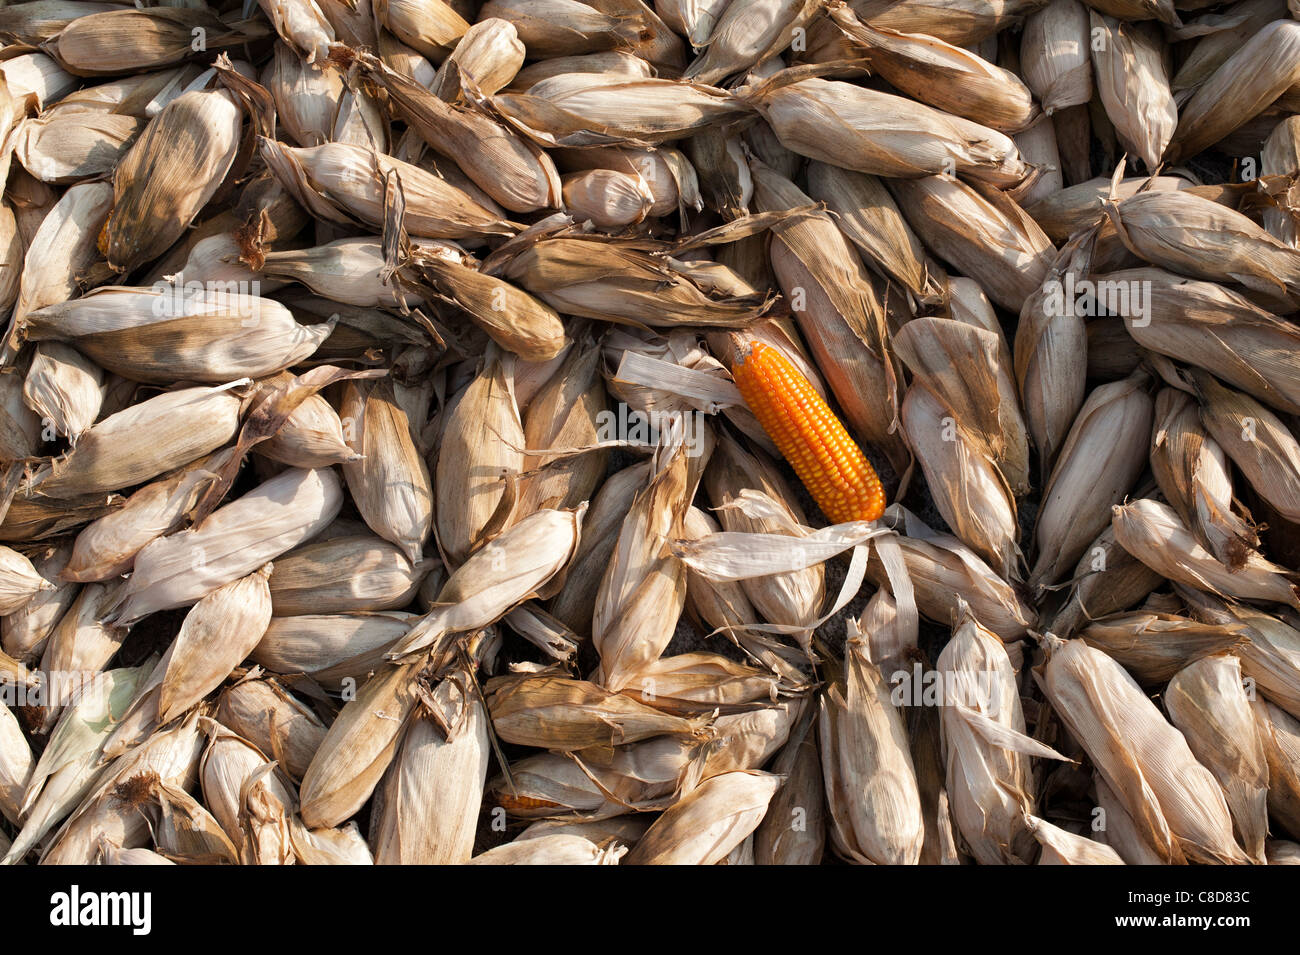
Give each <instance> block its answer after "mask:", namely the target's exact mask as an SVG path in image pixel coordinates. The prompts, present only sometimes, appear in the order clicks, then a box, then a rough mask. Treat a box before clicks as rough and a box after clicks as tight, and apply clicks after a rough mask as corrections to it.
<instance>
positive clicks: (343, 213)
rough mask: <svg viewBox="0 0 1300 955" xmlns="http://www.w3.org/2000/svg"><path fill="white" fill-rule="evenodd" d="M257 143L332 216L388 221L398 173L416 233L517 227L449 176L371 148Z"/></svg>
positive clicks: (284, 179)
mask: <svg viewBox="0 0 1300 955" xmlns="http://www.w3.org/2000/svg"><path fill="white" fill-rule="evenodd" d="M439 102H441V101H439ZM258 145H259V147H260V153H261V156H262V158H263V159H264V160H265V162H266V164H267V166H268V167H269V168H270V169H271V171H272V172H273V173H275V176H276V178H277V179H279V180H280V182H281V183H282V184H283V185H284V187H285V189H286V190H288V192H289V194H290V195H292V196H293V197H294V199H296V200H297V201H298V202H299V203H301V204H302V205H303V207H304V208H305V209H307V211H308V212H310V213H312V214H313V215H316V216H320V217H322V218H325V219H328V220H330V221H334V222H342V223H348V222H350V221H351V220H352V219H353V218H355V219H358V220H360V221H361V222H364V223H365V224H367V225H370V226H374V227H381V226H383V224H384V217H385V199H384V196H385V181H386V180H387V179H388V178H389V177H395V178H396V179H397V180H398V181H399V182H400V183H401V187H402V196H403V198H404V200H405V205H404V209H403V216H402V225H403V227H404V228H405V229H406V230H407V231H408V232H409V233H410V234H411V235H413V236H423V237H430V238H443V239H459V238H466V237H472V236H476V235H509V234H510V233H511V232H512V231H513V228H512V226H511V225H510V223H508V222H505V221H503V220H502V219H501V218H500V217H498V216H497V215H495V214H493V212H492V211H491V210H489V209H487V208H485V207H483V206H482V205H480V204H479V203H477V202H475V201H474V199H473V198H472V197H471V196H469V195H468V194H467V193H465V192H464V191H462V190H460V189H458V188H456V187H455V186H453V185H452V184H451V183H449V182H447V181H446V180H445V179H442V178H440V177H439V176H435V175H434V174H433V173H431V172H426V171H425V170H424V169H421V168H420V167H419V166H415V165H412V164H411V163H407V162H402V161H401V160H399V159H394V158H392V157H391V156H387V155H385V154H383V153H380V152H376V151H375V150H373V149H371V148H367V147H363V146H356V145H352V144H351V143H325V144H323V145H320V146H315V147H312V148H310V149H297V148H294V147H292V146H286V145H284V144H283V143H277V142H275V141H274V140H271V139H266V138H264V137H263V138H260V139H259V140H258ZM268 258H269V257H268Z"/></svg>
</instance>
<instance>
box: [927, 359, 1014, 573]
mask: <svg viewBox="0 0 1300 955" xmlns="http://www.w3.org/2000/svg"><path fill="white" fill-rule="evenodd" d="M989 380H990V383H991V382H992V369H991V368H990V369H989ZM994 410H996V406H994ZM959 420H960V419H958V420H954V419H953V417H952V415H951V413H950V409H949V407H948V406H947V405H946V404H945V403H944V402H943V401H942V400H941V399H940V398H939V397H938V396H936V395H935V394H934V393H933V392H932V391H931V390H930V389H929V388H927V387H926V386H925V385H923V384H913V385H912V387H911V388H909V389H908V391H907V397H906V399H905V400H904V401H903V410H902V422H903V433H904V434H905V435H906V436H907V440H908V445H909V446H910V447H911V449H912V452H913V453H914V454H915V455H916V458H917V460H918V461H919V462H920V463H921V470H922V471H923V472H924V474H925V478H926V483H927V484H928V485H929V487H930V490H931V493H932V494H933V495H934V501H935V506H936V507H937V508H938V510H939V513H940V514H941V515H943V519H944V521H946V522H947V524H948V526H949V527H951V528H952V529H953V532H954V533H955V534H956V535H957V537H958V538H959V539H961V540H962V541H963V542H964V543H966V544H967V545H968V546H970V548H971V549H972V550H974V551H975V552H976V553H977V554H979V555H980V556H981V557H982V558H984V559H985V560H986V561H988V562H989V564H990V565H991V566H993V567H994V568H995V569H996V570H997V571H998V573H999V574H1001V575H1002V576H1003V577H1006V578H1013V577H1018V576H1019V564H1020V554H1019V547H1018V546H1017V545H1016V538H1017V537H1018V536H1019V527H1018V526H1017V523H1016V502H1015V498H1014V497H1013V496H1012V493H1011V489H1010V487H1009V486H1008V485H1007V483H1006V481H1005V479H1004V478H1003V477H1002V474H1001V473H1000V472H999V471H998V468H997V465H996V464H994V462H993V459H992V457H990V456H988V454H987V453H986V451H985V450H984V449H983V448H981V447H980V446H979V443H978V440H977V439H975V438H974V437H973V435H972V433H971V432H969V431H967V430H966V428H965V427H963V426H962V425H961V424H959V423H958V421H959Z"/></svg>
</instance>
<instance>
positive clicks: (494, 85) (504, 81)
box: [430, 17, 526, 103]
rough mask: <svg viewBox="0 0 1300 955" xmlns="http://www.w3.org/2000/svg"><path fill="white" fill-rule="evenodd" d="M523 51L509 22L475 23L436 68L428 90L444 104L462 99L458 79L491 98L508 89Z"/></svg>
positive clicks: (516, 72) (487, 20)
mask: <svg viewBox="0 0 1300 955" xmlns="http://www.w3.org/2000/svg"><path fill="white" fill-rule="evenodd" d="M525 56H526V49H525V47H524V44H523V41H521V40H520V39H519V31H518V30H516V29H515V25H514V24H513V23H511V22H510V21H509V20H502V19H499V18H494V17H488V18H487V19H481V20H479V22H477V23H475V24H474V25H473V26H471V27H470V28H469V29H468V30H466V31H465V35H464V36H462V37H461V38H460V40H459V42H457V44H456V48H455V49H454V50H452V53H451V55H450V56H449V57H447V59H445V60H443V62H442V65H441V66H440V67H439V68H438V76H437V78H436V79H435V80H434V82H433V84H432V86H431V87H430V90H431V91H432V92H433V93H434V95H436V96H438V97H439V98H440V99H444V100H446V101H447V102H449V103H451V102H455V101H456V99H457V98H459V97H460V96H461V95H462V85H461V77H465V78H466V79H468V80H469V81H470V82H471V83H473V85H474V86H475V87H476V88H477V89H478V90H479V92H481V93H484V94H486V95H488V96H491V95H493V94H495V93H499V92H500V91H501V90H503V89H505V87H507V86H509V85H510V83H511V81H512V80H514V79H515V77H516V76H517V75H518V73H519V70H520V69H521V68H522V67H523V65H524V58H525Z"/></svg>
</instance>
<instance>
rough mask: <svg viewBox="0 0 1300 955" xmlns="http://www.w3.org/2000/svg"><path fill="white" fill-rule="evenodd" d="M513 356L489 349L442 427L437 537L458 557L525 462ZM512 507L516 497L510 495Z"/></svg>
mask: <svg viewBox="0 0 1300 955" xmlns="http://www.w3.org/2000/svg"><path fill="white" fill-rule="evenodd" d="M513 369H514V358H513V356H510V355H508V354H506V355H503V354H501V353H500V352H495V351H492V350H490V351H489V353H488V354H487V355H486V356H485V358H484V362H483V366H482V368H481V369H480V370H479V371H478V373H477V374H476V375H475V376H474V378H473V379H472V380H471V382H470V384H469V387H467V388H466V389H465V390H464V392H462V393H461V394H460V395H459V396H458V397H457V398H455V399H453V401H454V404H453V405H452V408H451V411H450V413H449V415H448V418H447V423H446V426H445V427H444V429H443V434H442V443H441V449H440V451H439V453H438V461H437V465H436V468H435V473H434V480H435V485H436V488H437V494H438V499H439V500H440V501H443V502H448V501H454V502H456V503H455V504H454V505H453V506H452V507H451V508H448V507H445V506H443V507H439V508H438V513H437V516H436V528H437V534H438V543H439V544H440V545H441V547H442V549H443V551H444V552H445V553H446V554H447V556H448V557H449V558H450V559H451V561H452V562H453V563H459V562H463V561H464V560H465V559H466V558H467V557H468V556H469V555H470V553H471V552H472V551H473V550H474V548H475V547H476V546H477V545H478V544H479V543H480V542H481V540H482V536H483V534H484V532H485V528H487V527H488V526H489V523H490V522H492V521H493V517H494V515H495V514H496V512H497V510H498V508H499V507H501V506H503V499H504V498H505V495H506V493H507V484H506V482H507V481H508V480H509V479H511V478H513V477H514V475H517V474H518V473H519V472H520V471H521V470H522V469H523V464H524V454H523V451H524V448H525V447H526V444H525V442H526V438H525V436H524V429H523V422H522V421H521V420H520V417H519V409H518V406H517V404H516V401H515V396H514V388H513V380H512V379H513ZM504 506H505V507H512V506H513V502H512V501H508V500H507V501H505V502H504Z"/></svg>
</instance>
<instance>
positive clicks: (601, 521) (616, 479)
mask: <svg viewBox="0 0 1300 955" xmlns="http://www.w3.org/2000/svg"><path fill="white" fill-rule="evenodd" d="M649 477H650V467H649V465H648V464H646V463H640V464H633V465H631V466H629V467H626V468H624V469H623V470H621V471H616V472H615V473H614V474H612V475H610V476H609V477H608V478H606V479H605V483H604V484H602V485H601V487H600V490H599V491H597V492H596V496H595V497H594V498H592V501H591V506H590V507H589V508H588V509H587V514H586V516H585V517H584V518H583V521H582V534H581V536H580V538H579V541H578V547H577V550H576V551H575V552H574V555H573V559H572V560H571V561H570V562H569V567H568V570H567V571H566V572H565V582H564V586H563V587H562V588H561V590H560V591H559V593H557V594H556V595H555V597H554V598H553V599H552V600H551V602H550V605H549V607H548V609H549V610H550V612H551V613H552V614H554V615H555V616H556V617H557V618H558V619H560V620H561V621H563V622H564V623H565V624H566V625H568V626H569V627H570V628H571V629H572V630H573V631H574V632H575V633H577V634H578V635H579V636H584V637H585V636H589V635H590V633H591V619H592V614H593V613H594V611H595V606H596V595H597V593H598V592H599V590H600V582H601V578H602V577H603V576H604V574H605V570H606V569H607V568H608V567H609V562H610V559H611V558H612V557H613V554H614V548H615V546H616V545H617V543H618V538H619V533H620V531H621V530H622V527H623V519H624V518H625V517H626V516H627V513H628V511H629V510H630V509H631V507H632V501H633V499H634V498H635V497H636V494H637V492H638V491H640V489H641V488H642V487H644V486H645V485H646V483H647V482H648V480H649Z"/></svg>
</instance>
